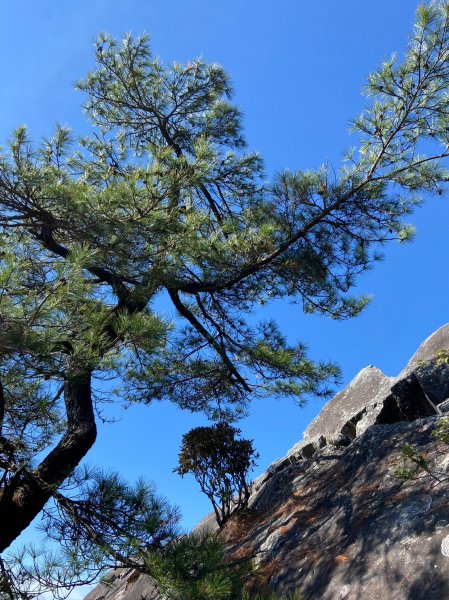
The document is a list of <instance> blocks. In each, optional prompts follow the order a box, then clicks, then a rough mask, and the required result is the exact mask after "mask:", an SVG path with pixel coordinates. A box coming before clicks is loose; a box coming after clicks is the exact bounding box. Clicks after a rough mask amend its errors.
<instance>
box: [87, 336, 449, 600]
mask: <svg viewBox="0 0 449 600" xmlns="http://www.w3.org/2000/svg"><path fill="white" fill-rule="evenodd" d="M443 348H449V324H448V325H445V326H444V327H442V328H440V329H439V330H438V331H437V332H436V333H435V334H433V335H432V336H430V337H429V338H428V339H427V340H426V341H425V342H424V343H423V344H422V345H421V346H420V348H419V349H418V351H417V352H416V353H415V355H414V356H413V357H412V359H411V360H410V362H409V363H408V365H407V367H406V368H405V369H404V370H403V371H402V372H401V374H400V375H399V376H398V377H397V378H389V377H386V376H385V375H384V374H383V373H382V372H381V371H379V370H378V369H375V368H374V367H367V368H366V369H363V370H362V371H361V372H360V373H359V375H357V377H356V378H355V379H354V380H353V381H352V382H351V383H350V384H349V386H347V387H346V388H345V389H344V390H343V391H342V392H340V393H339V394H338V395H337V396H335V398H334V399H333V400H331V401H330V402H328V403H327V404H326V406H325V407H324V408H323V410H322V411H321V413H320V415H318V417H317V418H316V419H315V420H314V421H313V422H312V423H311V424H310V425H309V427H308V428H307V429H306V431H305V432H304V439H303V440H301V441H300V442H299V443H298V444H296V445H295V446H294V447H293V448H292V449H291V450H290V451H289V453H288V454H287V455H286V456H285V457H283V458H281V459H279V460H277V461H276V462H275V463H273V464H272V465H271V466H270V467H269V468H268V469H267V471H266V472H265V473H264V474H262V475H261V476H260V477H259V478H258V479H257V480H256V481H255V482H254V484H253V488H252V489H253V491H252V494H251V498H250V501H249V506H250V508H251V510H250V512H249V513H246V514H243V515H235V516H234V517H233V518H232V519H231V521H230V522H229V524H228V525H227V526H226V527H225V529H224V532H223V535H224V536H225V538H226V540H227V542H228V543H229V552H230V553H231V554H233V553H234V552H235V553H236V557H237V556H239V552H241V550H242V549H245V553H246V555H254V556H255V557H256V561H257V562H258V564H259V569H260V576H261V578H262V580H263V579H264V578H265V583H268V584H269V585H270V586H271V587H272V588H274V589H275V590H277V591H279V592H282V593H284V592H291V591H293V590H294V589H295V588H299V589H300V590H301V591H302V592H303V593H304V594H305V595H306V597H307V598H308V600H336V599H340V600H343V599H345V600H359V599H360V600H365V599H367V600H368V599H369V598H375V599H376V600H383V599H387V598H388V600H421V599H422V600H424V599H425V600H444V599H445V598H449V569H448V567H449V562H448V561H449V558H448V555H449V504H448V502H447V496H448V493H449V447H448V448H446V447H442V445H441V444H439V445H438V446H437V444H436V442H435V439H434V438H432V436H431V431H432V430H433V428H434V427H435V425H436V423H437V422H438V420H439V419H440V418H442V417H441V415H439V414H437V415H436V416H430V417H429V416H428V415H435V413H442V414H443V415H444V414H447V412H446V411H449V366H448V365H446V364H444V363H441V362H439V361H437V360H435V354H436V352H437V351H438V350H441V349H443ZM405 443H409V444H412V445H414V446H415V447H416V448H417V449H418V451H419V452H420V453H423V454H425V455H426V457H427V460H428V461H429V464H430V465H431V466H432V469H435V473H436V474H437V475H438V477H439V478H440V479H441V480H442V481H441V482H440V483H439V484H438V485H434V484H435V483H436V482H435V480H432V479H431V478H430V477H429V476H428V475H424V476H422V477H420V478H419V479H418V480H415V481H409V482H403V481H400V480H398V479H397V478H395V477H394V475H393V473H394V469H395V467H396V465H397V464H399V463H398V461H399V457H400V448H401V447H402V446H403V445H404V444H405ZM204 528H207V529H217V526H216V522H215V518H214V515H213V514H209V515H207V516H206V517H205V518H204V519H203V520H202V521H201V522H200V523H199V524H198V525H197V527H196V528H195V529H196V530H201V529H204ZM113 577H114V578H115V583H114V585H113V587H112V588H111V587H110V586H103V585H101V586H98V587H97V588H96V589H95V590H94V591H93V592H91V594H90V595H89V596H88V597H87V598H88V600H142V599H145V600H163V598H162V596H160V595H158V593H157V591H156V589H155V587H154V585H153V583H152V581H151V579H150V578H148V577H146V576H141V575H139V574H138V573H136V572H134V571H130V570H126V569H124V570H117V571H115V572H114V573H113ZM86 600H87V599H86Z"/></svg>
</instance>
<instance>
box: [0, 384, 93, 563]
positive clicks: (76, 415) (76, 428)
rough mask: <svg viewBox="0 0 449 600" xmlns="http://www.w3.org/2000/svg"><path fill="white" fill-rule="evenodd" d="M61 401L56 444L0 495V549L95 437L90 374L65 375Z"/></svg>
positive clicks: (20, 471) (41, 504) (21, 471)
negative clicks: (63, 425) (62, 424)
mask: <svg viewBox="0 0 449 600" xmlns="http://www.w3.org/2000/svg"><path fill="white" fill-rule="evenodd" d="M64 402H65V406H66V415H67V429H66V431H65V433H64V435H63V436H62V438H61V439H60V441H59V442H58V444H57V445H56V446H55V448H53V450H51V452H50V453H49V454H48V455H47V456H46V457H45V458H44V460H43V461H42V462H41V463H40V465H39V466H38V467H37V468H36V469H34V470H33V471H31V470H29V469H25V468H24V469H21V468H19V469H18V470H17V471H16V473H15V474H14V475H13V476H12V477H11V479H10V480H9V481H8V483H7V485H6V486H5V488H4V489H3V492H2V493H1V495H0V552H3V551H4V550H5V549H6V548H8V547H9V546H10V545H11V543H12V542H13V541H14V540H15V539H16V538H17V537H18V536H19V535H20V533H21V532H22V531H23V530H24V529H26V528H27V527H28V525H30V523H31V521H32V520H33V519H34V518H35V517H36V516H37V515H38V514H39V513H40V511H41V510H42V509H43V507H44V506H45V504H46V503H47V501H48V500H49V499H50V498H51V496H52V494H53V493H54V492H55V491H56V490H57V488H58V487H59V486H60V485H61V483H62V482H63V481H64V480H65V479H66V478H67V477H68V476H69V475H70V474H71V473H72V472H73V470H74V469H75V467H76V466H77V465H78V463H79V462H80V461H81V459H82V458H83V457H84V456H85V455H86V453H87V452H88V450H89V449H90V448H91V447H92V445H93V443H94V441H95V439H96V436H97V430H96V425H95V417H94V411H93V406H92V395H91V374H90V373H81V374H79V373H77V374H75V375H74V374H70V375H68V376H67V379H66V380H65V382H64Z"/></svg>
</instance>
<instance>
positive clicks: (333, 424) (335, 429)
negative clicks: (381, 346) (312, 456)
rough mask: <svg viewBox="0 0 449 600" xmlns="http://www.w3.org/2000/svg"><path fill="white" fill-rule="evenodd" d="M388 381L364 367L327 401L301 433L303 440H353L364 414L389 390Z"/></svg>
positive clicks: (376, 370) (383, 376)
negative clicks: (343, 437)
mask: <svg viewBox="0 0 449 600" xmlns="http://www.w3.org/2000/svg"><path fill="white" fill-rule="evenodd" d="M391 381H392V380H391V379H390V378H389V377H387V376H386V375H384V374H383V373H382V371H380V370H379V369H376V368H375V367H372V366H370V367H366V368H365V369H363V370H362V371H360V373H359V374H358V375H357V377H355V378H354V379H353V380H352V381H351V383H350V384H349V385H348V386H347V387H346V388H345V389H344V390H343V391H341V392H340V393H339V394H337V395H336V396H335V398H333V399H332V400H330V401H329V402H328V403H327V404H326V405H325V406H324V407H323V409H322V410H321V412H320V414H319V415H318V416H317V417H316V419H314V420H313V421H312V423H310V425H309V426H308V427H307V429H306V430H305V431H304V440H313V439H314V438H316V437H318V436H320V435H321V436H324V437H327V436H329V435H336V434H338V433H343V434H345V435H347V436H348V437H349V438H351V439H354V437H355V435H356V424H357V422H358V420H360V419H361V418H362V416H363V414H365V412H366V407H367V405H368V404H369V403H370V402H372V400H373V398H376V397H377V396H378V395H379V393H381V394H382V391H383V390H386V389H389V388H390V386H391Z"/></svg>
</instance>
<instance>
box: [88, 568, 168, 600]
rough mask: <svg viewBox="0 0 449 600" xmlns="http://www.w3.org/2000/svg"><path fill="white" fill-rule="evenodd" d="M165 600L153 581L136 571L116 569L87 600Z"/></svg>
mask: <svg viewBox="0 0 449 600" xmlns="http://www.w3.org/2000/svg"><path fill="white" fill-rule="evenodd" d="M119 599H120V600H164V597H163V596H161V595H160V594H159V592H158V591H157V589H156V587H155V585H154V582H153V580H152V579H151V577H148V576H147V575H141V574H140V573H139V572H137V571H135V570H134V569H116V570H115V571H112V572H111V573H110V574H109V576H108V578H107V582H105V583H100V584H99V585H97V587H96V588H95V589H93V590H92V591H91V592H90V593H89V594H87V596H86V598H85V600H119Z"/></svg>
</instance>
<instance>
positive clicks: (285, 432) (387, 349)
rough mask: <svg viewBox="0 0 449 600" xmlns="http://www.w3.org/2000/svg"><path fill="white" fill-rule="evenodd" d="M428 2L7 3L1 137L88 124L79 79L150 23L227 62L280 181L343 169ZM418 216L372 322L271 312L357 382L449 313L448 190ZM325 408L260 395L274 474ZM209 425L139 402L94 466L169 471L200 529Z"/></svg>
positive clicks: (395, 360)
mask: <svg viewBox="0 0 449 600" xmlns="http://www.w3.org/2000/svg"><path fill="white" fill-rule="evenodd" d="M415 8H416V2H415V0H377V1H376V2H368V1H367V0H341V1H340V2H335V1H334V0H320V1H315V2H312V1H311V0H277V1H274V0H257V1H256V0H227V1H226V2H224V1H222V2H220V1H218V0H216V1H215V2H213V1H211V0H165V1H164V2H163V1H162V0H128V1H126V2H123V1H120V0H89V1H87V0H77V1H76V2H68V1H66V0H59V1H58V2H56V0H41V1H40V2H35V1H34V0H14V1H13V0H5V1H4V2H2V18H1V21H0V56H1V73H2V94H1V97H0V114H1V120H0V140H5V138H6V137H7V136H8V135H9V133H10V131H11V130H12V128H13V127H14V126H16V125H18V124H21V123H26V124H27V125H28V126H29V127H30V129H31V131H32V134H33V135H34V136H35V137H36V138H39V136H41V135H45V134H47V133H49V132H50V130H51V128H52V126H53V124H54V122H56V121H59V122H61V123H63V124H64V123H68V124H70V125H71V126H72V127H73V129H74V131H75V133H76V132H80V133H82V132H85V131H86V128H87V124H86V121H85V119H84V117H83V115H82V111H81V109H80V103H81V101H82V96H81V94H80V93H78V92H74V91H73V87H72V84H73V82H74V81H76V80H77V79H78V78H80V77H82V76H83V75H84V74H85V73H86V71H87V70H88V69H89V68H90V67H91V66H92V65H93V51H92V41H93V39H94V38H95V36H96V34H97V33H98V32H100V31H108V32H110V33H112V34H114V35H115V36H119V37H120V36H122V35H123V34H124V33H125V32H128V31H132V32H133V33H139V32H141V31H146V32H148V33H149V34H150V35H151V37H152V40H153V50H154V53H155V54H158V55H160V56H161V58H162V59H163V60H164V61H166V62H171V61H173V60H177V61H180V62H188V61H189V60H191V59H193V58H195V57H198V56H202V57H203V58H204V59H205V60H206V61H210V62H219V63H221V64H222V65H223V66H224V67H225V69H226V70H227V71H228V73H229V74H230V75H231V77H232V79H233V81H234V85H235V90H236V96H235V100H236V102H237V104H239V105H240V107H241V108H242V110H243V112H244V114H245V121H244V123H245V126H246V132H247V138H248V141H249V145H250V147H252V148H254V149H257V150H259V151H260V152H261V153H262V154H263V155H264V157H265V160H266V167H267V174H268V176H270V174H271V173H273V171H275V170H279V169H282V168H284V167H289V168H291V169H309V168H316V167H319V166H320V165H321V164H322V163H323V162H325V161H330V162H331V163H334V164H335V165H339V163H340V160H341V153H342V151H343V150H344V149H345V148H346V147H347V146H349V145H351V144H353V143H354V141H351V139H350V137H349V134H348V122H349V119H350V118H352V117H354V116H356V115H357V114H358V113H359V112H360V111H361V109H362V108H363V105H364V102H365V100H364V99H363V97H362V96H361V94H360V92H361V88H362V86H363V84H364V81H365V78H366V76H367V75H368V73H370V72H371V71H372V70H374V68H375V67H376V65H378V64H379V63H380V62H381V61H382V60H383V59H386V58H388V57H389V56H390V54H391V53H392V52H393V51H395V50H396V51H398V52H399V53H400V52H401V51H403V49H404V46H405V43H406V39H407V36H408V35H409V33H410V32H411V27H412V23H413V16H414V10H415ZM410 221H411V222H412V223H413V224H414V225H415V226H416V228H417V238H416V240H415V242H414V243H413V244H411V245H405V246H399V244H392V245H390V246H387V247H386V249H385V251H386V260H385V261H384V262H383V263H381V264H378V265H377V267H376V268H375V270H374V271H373V272H371V273H369V274H367V275H365V276H363V277H362V278H361V279H360V280H359V289H360V291H363V292H368V293H371V294H372V295H373V302H372V305H371V306H369V307H368V308H367V309H366V310H365V312H364V313H363V314H362V315H361V316H360V317H358V318H357V319H354V320H350V321H346V322H340V323H338V322H333V321H330V320H326V319H324V318H323V317H313V316H305V315H303V314H302V313H301V310H300V309H299V308H298V307H292V306H288V305H286V304H280V303H278V304H276V306H274V307H272V308H271V309H270V310H271V311H272V313H273V314H275V315H276V317H277V318H278V320H279V322H280V323H281V326H282V328H283V330H284V331H285V332H286V333H288V335H289V336H290V338H291V339H292V340H295V339H300V340H303V341H305V342H307V344H308V345H309V348H310V351H311V354H312V356H313V357H315V358H317V359H336V360H338V362H339V363H340V364H341V366H342V368H343V376H344V383H348V382H349V381H350V380H351V379H352V378H353V377H354V376H355V375H356V374H357V372H358V371H359V370H360V369H361V368H363V367H365V366H366V365H368V364H373V365H376V366H377V367H379V368H381V369H382V370H383V371H384V372H385V373H386V374H387V375H395V374H397V373H398V372H399V371H400V370H401V368H402V367H403V366H404V364H405V363H406V361H407V360H408V358H409V357H410V355H411V354H412V353H413V352H414V350H415V349H416V348H417V346H418V344H419V343H420V342H421V341H422V340H423V339H424V338H425V337H426V336H427V335H429V334H430V333H431V332H432V331H433V330H435V329H436V328H438V327H439V326H441V325H442V324H444V323H445V322H446V321H448V320H449V306H448V295H449V294H448V292H449V283H448V281H449V279H448V276H447V273H448V267H447V265H446V261H447V260H448V256H449V252H448V250H449V236H448V234H447V232H448V223H449V204H448V197H447V196H443V197H438V198H429V200H428V202H427V203H426V205H425V207H424V208H422V209H420V210H419V211H418V212H417V213H416V214H415V215H414V216H413V217H412V218H411V219H410ZM321 406H322V404H320V403H318V402H314V401H312V402H310V403H309V405H308V407H307V408H306V409H299V408H298V407H296V406H295V405H294V404H293V403H291V402H288V401H287V402H283V403H280V402H270V401H264V402H259V403H257V404H254V405H253V406H252V409H251V415H250V416H249V417H248V418H247V419H246V420H245V421H243V422H242V423H241V427H242V430H243V434H244V435H245V436H246V437H251V438H254V440H255V446H256V447H257V448H258V450H259V452H260V468H259V470H260V471H261V470H263V469H265V468H266V467H267V466H268V464H269V463H270V462H272V461H273V460H275V459H276V458H278V457H280V456H282V455H283V454H285V452H286V451H287V450H288V449H289V448H290V447H291V446H292V445H293V444H294V443H295V442H297V441H298V440H299V439H300V437H301V434H302V431H303V430H304V429H305V427H306V426H307V424H308V423H309V422H310V420H311V419H312V418H313V417H314V416H315V414H316V413H317V412H318V411H319V410H320V408H321ZM202 422H203V421H202V419H201V418H200V417H198V416H196V417H192V416H190V415H187V414H184V413H181V412H180V411H178V410H176V409H175V408H174V407H172V406H169V405H167V404H163V403H155V404H154V405H152V406H147V407H134V408H132V409H130V410H128V411H127V412H125V413H124V414H123V417H122V419H121V420H120V422H118V423H115V424H111V425H105V426H100V432H99V439H98V442H97V445H96V447H95V449H93V451H91V453H90V455H89V457H88V461H89V462H91V463H97V464H100V465H103V466H104V467H107V468H118V469H119V470H120V471H122V473H123V474H124V475H126V476H127V477H129V478H130V479H134V478H136V477H138V476H140V475H143V476H146V477H148V478H150V479H152V480H154V481H155V482H156V484H157V487H158V489H159V490H160V492H162V493H164V494H165V495H166V496H167V497H168V498H169V500H170V501H172V502H173V503H177V504H179V505H180V506H181V508H182V512H183V514H184V517H185V524H186V526H191V525H193V524H194V523H195V522H196V521H198V520H199V519H200V518H201V517H202V516H203V515H204V514H205V513H206V512H208V510H209V506H208V503H207V500H206V499H204V498H203V497H202V496H201V494H200V493H199V492H198V490H197V487H196V485H195V484H194V482H191V481H189V480H188V479H185V480H181V479H180V478H179V477H178V476H176V475H174V474H173V473H172V468H173V467H174V466H175V465H176V459H177V451H178V447H179V443H180V439H181V436H182V434H183V433H185V432H186V431H187V430H189V429H190V428H191V427H192V426H194V425H197V424H200V423H202Z"/></svg>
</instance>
